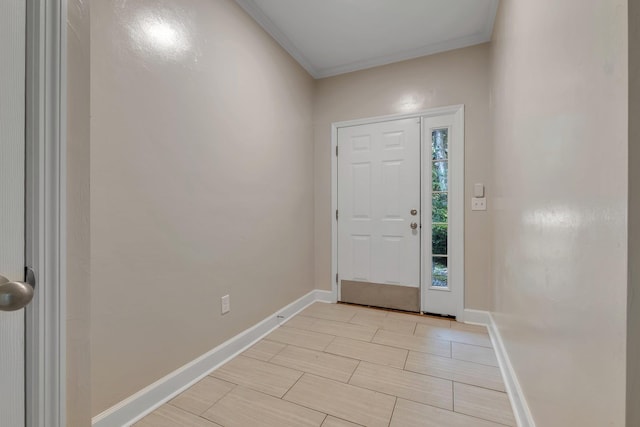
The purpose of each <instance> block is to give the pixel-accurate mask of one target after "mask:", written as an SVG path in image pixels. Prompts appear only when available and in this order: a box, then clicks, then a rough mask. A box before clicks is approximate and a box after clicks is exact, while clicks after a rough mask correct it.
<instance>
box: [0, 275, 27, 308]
mask: <svg viewBox="0 0 640 427" xmlns="http://www.w3.org/2000/svg"><path fill="white" fill-rule="evenodd" d="M27 282H28V283H25V282H12V281H10V280H9V279H7V278H6V277H4V276H0V311H15V310H20V309H21V308H23V307H25V306H26V305H27V304H29V303H30V302H31V300H32V299H33V285H32V284H35V275H34V273H33V270H31V269H28V270H27Z"/></svg>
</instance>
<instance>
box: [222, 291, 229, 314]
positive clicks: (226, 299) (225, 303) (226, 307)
mask: <svg viewBox="0 0 640 427" xmlns="http://www.w3.org/2000/svg"><path fill="white" fill-rule="evenodd" d="M220 303H221V304H222V314H226V313H228V312H229V311H231V300H230V299H229V295H225V296H223V297H222V298H220Z"/></svg>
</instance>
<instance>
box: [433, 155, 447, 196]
mask: <svg viewBox="0 0 640 427" xmlns="http://www.w3.org/2000/svg"><path fill="white" fill-rule="evenodd" d="M448 181H449V162H447V161H444V162H433V167H432V168H431V182H432V183H433V191H448V190H449V182H448Z"/></svg>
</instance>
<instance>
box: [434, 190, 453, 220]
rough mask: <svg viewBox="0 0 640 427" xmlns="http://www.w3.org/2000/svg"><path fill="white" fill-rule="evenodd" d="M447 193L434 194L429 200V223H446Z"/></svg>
mask: <svg viewBox="0 0 640 427" xmlns="http://www.w3.org/2000/svg"><path fill="white" fill-rule="evenodd" d="M448 198H449V193H435V194H433V197H432V198H431V207H432V208H431V222H448V221H447V217H448V215H447V209H448V206H447V202H448Z"/></svg>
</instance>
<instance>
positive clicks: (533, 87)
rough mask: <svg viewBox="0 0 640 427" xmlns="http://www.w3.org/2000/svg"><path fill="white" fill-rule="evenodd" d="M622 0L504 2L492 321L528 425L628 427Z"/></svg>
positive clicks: (497, 69) (496, 47) (495, 72)
mask: <svg viewBox="0 0 640 427" xmlns="http://www.w3.org/2000/svg"><path fill="white" fill-rule="evenodd" d="M626 3H627V2H626V1H625V0H610V1H591V0H590V1H584V0H568V1H562V2H558V1H555V0H540V1H525V2H523V1H515V0H503V1H502V2H501V7H500V11H499V16H498V23H497V27H496V29H495V31H494V40H493V46H492V47H493V51H492V77H493V92H492V100H493V108H494V130H495V136H494V140H495V148H494V161H493V164H494V171H495V183H494V191H493V192H492V193H491V194H490V201H491V203H492V204H493V205H494V206H495V210H494V218H493V219H494V229H495V247H494V251H493V265H494V268H493V271H494V278H493V283H494V284H495V291H494V295H495V316H494V317H495V319H496V322H497V325H498V328H499V330H500V332H501V334H502V336H503V338H504V340H505V344H506V348H507V351H508V353H509V356H510V358H511V361H512V362H513V365H514V368H515V371H516V373H517V375H518V379H519V381H520V384H521V385H522V387H523V389H524V393H525V396H526V399H527V401H528V404H529V406H530V408H531V410H532V413H533V416H534V418H535V421H536V425H538V426H543V427H555V426H558V427H566V426H582V427H589V426H593V427H602V426H621V425H624V413H625V394H624V388H625V311H626V283H627V277H626V276H627V257H626V255H627V252H626V251H627V249H626V248H627V238H626V222H627V215H626V211H627V202H626V200H627V72H628V70H627V12H626Z"/></svg>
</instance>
